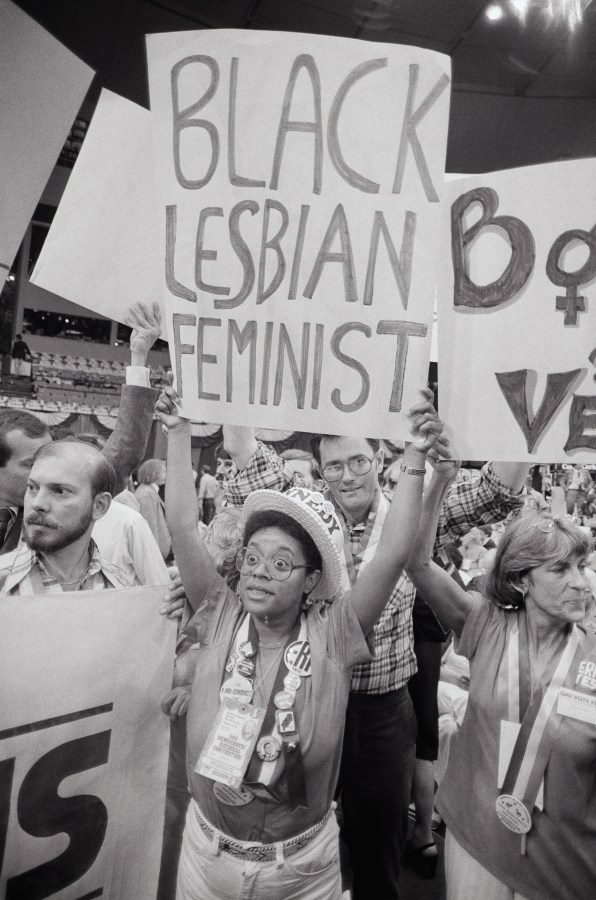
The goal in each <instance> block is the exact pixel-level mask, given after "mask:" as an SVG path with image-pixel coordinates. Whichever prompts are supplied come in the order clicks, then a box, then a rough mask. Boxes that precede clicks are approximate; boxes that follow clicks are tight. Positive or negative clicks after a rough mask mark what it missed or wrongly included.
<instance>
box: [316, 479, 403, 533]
mask: <svg viewBox="0 0 596 900" xmlns="http://www.w3.org/2000/svg"><path fill="white" fill-rule="evenodd" d="M323 495H324V497H325V499H326V500H331V502H332V504H333V508H334V509H335V511H336V513H337V515H338V517H339V520H340V522H341V523H342V524H343V525H344V526H345V528H346V529H347V531H349V532H350V533H353V532H358V531H363V530H364V529H365V528H366V526H367V525H368V524H369V522H371V521H373V520H374V519H375V518H376V516H377V513H378V511H379V505H380V503H381V500H384V501H385V503H386V504H389V501H388V500H387V498H386V497H384V496H383V494H382V492H381V488H380V487H379V486H377V488H376V489H375V492H374V494H373V498H372V502H371V504H370V509H369V511H368V513H367V516H366V518H365V519H362V521H361V522H349V521H348V518H347V516H346V514H345V513H344V511H343V509H342V508H341V506H340V505H339V503H338V502H337V500H336V499H335V497H334V496H333V494H331V493H330V491H329V488H325V490H324V492H323Z"/></svg>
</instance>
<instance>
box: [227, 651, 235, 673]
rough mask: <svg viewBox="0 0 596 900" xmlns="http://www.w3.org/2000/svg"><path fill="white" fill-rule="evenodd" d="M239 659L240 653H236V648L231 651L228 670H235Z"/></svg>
mask: <svg viewBox="0 0 596 900" xmlns="http://www.w3.org/2000/svg"><path fill="white" fill-rule="evenodd" d="M237 660H238V654H237V653H236V651H235V650H232V652H231V653H230V658H229V660H228V662H227V665H226V672H233V671H234V666H235V665H236V662H237Z"/></svg>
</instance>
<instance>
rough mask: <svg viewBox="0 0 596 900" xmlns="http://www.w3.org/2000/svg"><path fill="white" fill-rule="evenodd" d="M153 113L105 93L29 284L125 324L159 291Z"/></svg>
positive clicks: (155, 297)
mask: <svg viewBox="0 0 596 900" xmlns="http://www.w3.org/2000/svg"><path fill="white" fill-rule="evenodd" d="M150 118H151V115H150V113H149V112H148V110H146V109H143V107H142V106H138V105H137V104H136V103H131V101H130V100H126V99H124V98H123V97H119V96H118V95H117V94H113V93H112V92H111V91H106V90H104V91H102V93H101V96H100V98H99V103H98V104H97V108H96V110H95V114H94V116H93V119H92V121H91V126H90V128H89V131H88V133H87V136H86V137H85V141H84V143H83V146H82V148H81V152H80V153H79V157H78V159H77V163H76V165H75V167H74V169H73V172H72V174H71V176H70V178H69V180H68V184H67V185H66V189H65V191H64V195H63V196H62V199H61V201H60V205H59V206H58V210H57V212H56V216H55V218H54V221H53V223H52V227H51V228H50V231H49V233H48V236H47V238H46V241H45V243H44V246H43V248H42V251H41V254H40V256H39V259H38V260H37V264H36V266H35V269H34V270H33V275H32V276H31V281H32V282H33V283H34V284H36V285H38V286H39V287H42V288H45V290H47V291H52V293H54V294H58V296H60V297H65V298H66V299H67V300H71V301H72V302H73V303H78V304H79V305H80V306H83V307H85V308H86V309H91V310H93V312H97V313H100V314H101V315H103V316H107V317H108V318H109V319H115V320H116V321H118V322H124V319H125V316H126V310H127V309H128V307H129V306H130V304H131V303H133V302H137V301H139V302H142V303H147V304H149V305H151V304H152V303H153V300H154V299H158V294H159V262H158V257H157V253H158V246H159V232H158V223H157V209H156V208H155V206H154V204H152V195H151V190H150V186H151V178H152V175H151V128H150Z"/></svg>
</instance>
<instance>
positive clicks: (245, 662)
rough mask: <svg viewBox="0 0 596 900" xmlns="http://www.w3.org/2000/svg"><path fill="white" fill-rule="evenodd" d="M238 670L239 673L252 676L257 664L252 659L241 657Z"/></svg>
mask: <svg viewBox="0 0 596 900" xmlns="http://www.w3.org/2000/svg"><path fill="white" fill-rule="evenodd" d="M236 671H237V672H238V674H239V675H246V676H248V677H250V676H251V675H253V674H254V671H255V664H254V662H253V661H252V659H239V660H238V662H237V663H236Z"/></svg>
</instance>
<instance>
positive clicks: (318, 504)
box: [243, 487, 343, 600]
mask: <svg viewBox="0 0 596 900" xmlns="http://www.w3.org/2000/svg"><path fill="white" fill-rule="evenodd" d="M258 512H279V513H283V514H284V515H286V516H288V518H290V519H293V520H294V521H295V522H297V523H298V524H299V525H301V526H302V527H303V528H304V530H305V531H306V533H307V534H308V535H309V536H310V537H311V538H312V540H313V541H314V543H315V546H316V547H317V550H318V551H319V553H320V554H321V560H322V562H323V571H322V573H321V578H320V579H319V581H318V583H317V584H316V585H315V587H314V588H313V590H312V591H311V592H310V594H309V599H310V600H331V599H332V598H333V597H334V596H335V595H336V594H337V593H339V590H340V588H341V564H340V550H341V547H342V546H343V532H342V528H341V525H340V523H339V519H338V518H337V513H336V512H335V509H334V508H333V504H332V503H331V501H329V500H326V499H325V497H323V495H322V494H321V493H320V492H319V491H310V490H308V488H301V487H297V488H291V489H290V490H289V491H286V492H285V493H284V494H282V493H280V492H279V491H270V490H259V491H253V492H252V494H250V495H249V497H248V499H247V500H246V502H245V504H244V508H243V518H244V522H245V523H246V522H248V521H249V520H250V518H251V516H253V515H254V514H255V513H258Z"/></svg>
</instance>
